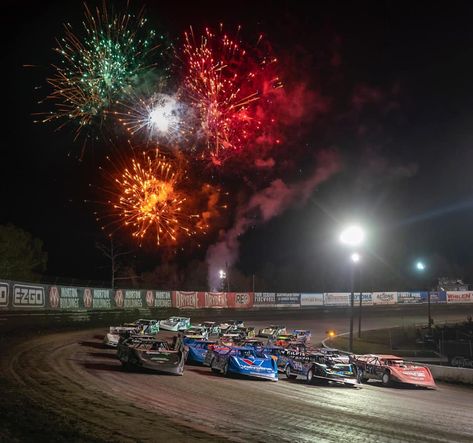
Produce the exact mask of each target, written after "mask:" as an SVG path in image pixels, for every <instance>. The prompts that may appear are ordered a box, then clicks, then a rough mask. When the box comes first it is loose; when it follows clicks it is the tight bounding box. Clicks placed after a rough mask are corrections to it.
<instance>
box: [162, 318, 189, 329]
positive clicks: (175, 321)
mask: <svg viewBox="0 0 473 443" xmlns="http://www.w3.org/2000/svg"><path fill="white" fill-rule="evenodd" d="M159 327H160V328H161V329H165V330H166V331H175V332H177V331H185V330H186V329H189V328H190V327H191V319H190V318H188V317H169V318H168V319H166V320H161V321H160V322H159Z"/></svg>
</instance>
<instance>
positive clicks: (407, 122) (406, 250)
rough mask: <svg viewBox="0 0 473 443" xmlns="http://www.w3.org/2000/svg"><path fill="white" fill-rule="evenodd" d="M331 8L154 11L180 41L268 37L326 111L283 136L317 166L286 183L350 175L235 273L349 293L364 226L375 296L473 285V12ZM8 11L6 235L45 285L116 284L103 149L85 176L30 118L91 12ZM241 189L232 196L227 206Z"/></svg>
mask: <svg viewBox="0 0 473 443" xmlns="http://www.w3.org/2000/svg"><path fill="white" fill-rule="evenodd" d="M112 3H114V4H115V3H116V2H112ZM131 3H132V5H136V7H138V6H139V5H141V4H142V3H138V2H131ZM330 3H331V4H330V5H328V4H327V3H326V2H295V1H274V2H266V1H261V2H255V1H253V2H245V1H242V2H206V1H201V2H183V1H175V2H164V1H159V2H158V1H154V2H152V1H149V2H145V4H146V8H147V16H148V18H149V21H150V23H151V24H156V25H157V26H158V27H159V28H160V29H162V30H165V31H166V32H167V33H168V34H169V36H170V37H171V38H172V39H174V40H175V39H178V38H180V37H181V36H182V33H183V31H184V30H185V29H187V27H188V26H189V25H191V24H192V25H193V26H194V27H195V28H198V27H202V26H205V25H212V26H215V25H217V24H218V23H220V22H224V23H225V25H226V26H227V25H228V26H229V27H231V26H233V25H238V24H241V25H242V26H243V33H244V35H245V36H246V35H249V36H255V35H258V34H259V33H260V32H264V33H265V35H266V36H267V38H268V39H269V41H271V44H272V46H273V50H274V51H275V53H277V54H278V55H279V58H280V60H283V61H284V64H285V66H286V71H287V72H288V83H291V82H294V83H297V82H299V83H301V84H304V86H305V88H307V90H308V91H312V92H313V93H314V97H319V98H318V99H317V100H318V103H319V104H320V107H319V108H317V109H316V110H314V108H312V107H310V106H309V108H310V111H309V115H306V116H305V117H304V119H303V121H302V122H301V124H300V125H299V126H296V127H294V128H292V129H291V131H292V132H291V133H290V134H287V138H288V139H290V141H288V142H287V145H288V146H287V149H294V152H300V151H301V150H302V151H304V152H305V154H304V153H303V154H302V155H301V156H299V157H298V158H299V159H302V165H299V166H298V167H297V168H295V170H294V171H292V173H291V174H289V175H288V176H287V177H284V179H285V180H296V179H297V173H300V174H304V168H305V167H308V165H307V161H308V160H307V159H309V158H313V157H312V154H311V153H313V152H317V151H318V150H320V149H327V148H330V149H333V150H336V151H337V152H338V154H339V156H340V159H341V163H342V168H341V170H340V172H339V173H338V174H336V175H333V176H332V177H331V178H330V179H329V180H327V181H326V182H324V183H323V184H322V185H321V186H320V187H319V188H318V189H317V190H316V192H314V193H313V195H312V196H311V198H310V199H309V200H308V201H307V202H305V203H304V204H298V203H297V199H296V200H295V201H294V203H293V204H290V205H289V207H288V209H287V210H286V211H284V213H283V214H281V215H279V216H277V217H274V218H273V219H271V220H270V221H268V222H267V223H262V224H258V225H256V226H254V227H252V228H251V229H249V231H248V232H247V233H246V234H245V235H243V236H242V237H241V238H240V241H241V250H240V258H239V260H238V262H237V263H236V267H237V268H238V269H239V270H240V271H241V272H242V273H243V274H246V275H251V274H253V273H255V274H256V275H257V276H258V275H259V276H264V275H266V276H271V275H277V277H278V278H277V279H275V280H274V282H273V284H275V285H277V286H278V287H277V288H275V287H270V286H268V289H274V290H275V289H279V290H281V291H290V290H295V291H299V290H301V291H302V290H308V291H309V290H329V289H330V290H335V289H339V290H343V289H346V279H347V273H348V272H347V266H348V265H347V259H346V257H347V251H346V250H344V249H343V248H342V247H341V246H340V245H339V244H338V243H337V235H338V232H339V230H340V228H341V227H342V226H343V225H344V224H345V223H347V222H351V221H357V222H359V223H360V224H362V225H363V226H365V227H366V230H367V233H368V240H367V245H366V250H365V251H364V252H363V263H362V271H361V272H362V273H363V276H364V281H365V285H366V287H367V289H389V288H391V289H393V288H396V287H399V288H401V287H402V286H403V285H404V286H410V287H415V286H416V285H417V286H418V287H422V286H423V285H425V284H427V283H426V282H425V281H420V280H417V281H416V280H415V276H414V275H412V274H413V273H412V272H411V269H412V265H413V262H414V261H415V260H416V259H417V258H422V259H423V260H425V261H426V262H427V263H428V267H429V269H428V271H429V275H428V277H427V279H433V278H434V277H436V276H440V275H450V276H452V277H460V278H464V279H465V280H467V281H468V282H473V242H472V235H471V227H472V226H473V197H472V186H473V179H472V173H471V167H472V164H473V149H472V143H473V112H472V110H471V107H472V105H473V89H472V86H471V85H472V79H473V28H472V26H471V23H472V20H473V5H471V4H470V5H468V3H467V2H448V3H443V4H438V5H437V4H435V5H434V4H433V3H430V4H426V3H423V2H419V3H418V4H417V3H416V2H394V1H392V2H390V1H378V2H357V3H356V4H355V3H353V4H351V3H348V2H338V3H337V2H330ZM91 4H94V3H91ZM2 9H3V11H2V26H1V29H2V31H1V32H2V33H3V35H2V40H1V41H2V52H1V54H2V67H3V70H2V71H3V76H2V78H3V79H4V82H3V98H4V106H3V109H4V111H3V120H2V122H3V134H4V136H3V141H2V150H3V157H2V158H3V161H2V162H1V165H2V168H1V170H2V187H1V201H2V210H1V213H0V214H1V216H0V223H8V222H11V223H13V224H15V225H17V226H19V227H21V228H23V229H26V230H28V231H30V232H31V233H32V234H33V235H34V236H36V237H38V238H40V239H42V240H43V241H44V247H45V250H46V251H47V252H48V254H49V261H48V269H47V278H49V279H54V278H55V277H56V276H57V277H61V278H63V277H64V278H77V279H81V280H89V279H90V280H105V279H107V278H108V270H107V268H106V261H105V260H104V259H103V257H101V255H100V252H99V251H97V249H96V248H95V247H94V245H95V242H96V241H101V240H102V239H103V236H102V233H101V230H100V227H99V225H98V224H97V223H96V221H95V219H94V216H93V214H92V210H91V209H90V208H89V207H88V206H87V205H84V204H83V200H84V199H85V198H89V197H90V196H89V192H90V189H89V188H88V184H89V183H90V182H94V180H98V179H99V178H100V177H98V170H97V167H98V165H99V164H100V163H101V161H102V158H103V155H104V153H106V151H107V146H106V145H105V144H104V143H99V142H97V143H95V144H94V146H93V147H92V148H90V149H88V150H87V151H86V152H85V155H84V158H83V160H82V161H79V160H78V157H79V156H80V150H81V144H80V143H74V142H73V133H72V130H70V129H67V128H66V129H63V130H61V131H55V127H54V124H51V125H41V124H35V123H33V120H34V116H33V115H32V114H33V113H35V112H41V111H44V110H45V107H46V108H47V105H38V101H39V100H40V99H41V98H43V97H44V96H45V95H47V92H48V86H47V85H46V81H45V77H46V76H47V74H48V72H50V71H48V69H49V68H48V66H49V65H50V64H51V63H53V62H54V61H55V60H56V58H55V55H54V53H53V51H52V50H51V48H52V47H53V46H54V44H55V38H56V37H57V36H60V35H61V33H62V23H64V22H66V21H69V22H71V23H72V24H73V25H74V29H76V30H77V31H79V29H80V22H81V19H82V14H83V5H82V2H80V1H70V2H62V1H53V2H33V1H27V2H24V1H21V2H16V1H15V2H13V1H7V2H4V3H2ZM24 64H33V65H36V66H37V67H36V68H24V67H22V66H23V65H24ZM38 86H40V87H42V88H41V89H37V88H36V87H38ZM289 157H290V155H288V157H287V158H289ZM309 166H310V165H309ZM294 174H296V176H295V175H294ZM238 183H239V181H238V180H228V186H229V190H230V194H231V197H232V196H233V195H235V196H236V195H238V193H239V189H238ZM235 198H236V197H235ZM228 223H230V225H231V221H230V222H228ZM230 225H227V227H229V226H230ZM214 240H215V239H214ZM209 241H210V240H209ZM211 243H212V241H210V243H208V244H207V245H204V247H203V249H201V250H200V251H191V252H188V253H187V254H184V255H182V256H180V258H179V259H178V262H179V266H181V267H182V268H185V266H186V265H187V263H189V262H190V261H191V260H192V259H197V260H203V259H204V258H205V249H206V246H209V245H210V244H211ZM135 256H136V257H137V258H136V260H137V263H138V264H139V266H138V268H139V269H138V270H139V271H141V270H150V269H152V268H153V266H155V265H156V264H158V263H159V262H160V261H161V260H163V256H162V254H161V253H160V251H156V252H155V253H150V252H149V251H147V252H146V253H143V254H142V255H141V256H140V251H138V252H137V253H136V254H135ZM266 278H268V277H266ZM261 289H263V288H261Z"/></svg>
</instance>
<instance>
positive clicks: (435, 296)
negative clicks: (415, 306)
mask: <svg viewBox="0 0 473 443" xmlns="http://www.w3.org/2000/svg"><path fill="white" fill-rule="evenodd" d="M425 294H426V299H425V300H424V299H422V301H424V302H425V303H427V301H428V299H427V296H428V292H426V293H425ZM446 302H447V293H446V292H445V291H438V292H431V293H430V303H446Z"/></svg>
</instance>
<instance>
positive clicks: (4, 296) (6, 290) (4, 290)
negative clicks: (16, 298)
mask: <svg viewBox="0 0 473 443" xmlns="http://www.w3.org/2000/svg"><path fill="white" fill-rule="evenodd" d="M9 295H10V285H9V284H8V283H6V282H0V309H1V308H8V300H9Z"/></svg>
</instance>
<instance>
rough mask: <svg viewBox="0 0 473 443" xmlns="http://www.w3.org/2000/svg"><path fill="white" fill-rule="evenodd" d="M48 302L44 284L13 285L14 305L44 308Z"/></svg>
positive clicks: (17, 306) (16, 306)
mask: <svg viewBox="0 0 473 443" xmlns="http://www.w3.org/2000/svg"><path fill="white" fill-rule="evenodd" d="M45 304H46V300H45V296H44V287H43V286H32V285H23V284H16V285H13V307H15V308H44V306H45Z"/></svg>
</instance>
